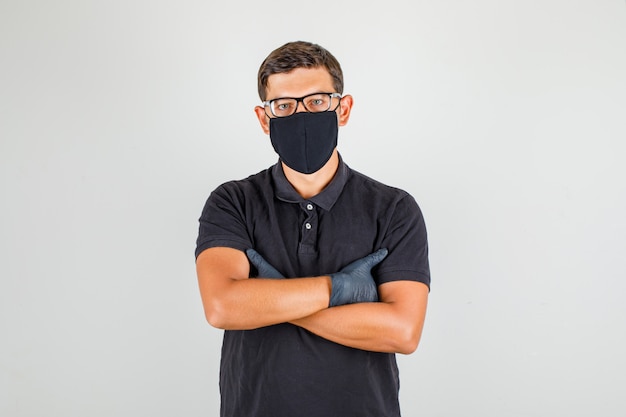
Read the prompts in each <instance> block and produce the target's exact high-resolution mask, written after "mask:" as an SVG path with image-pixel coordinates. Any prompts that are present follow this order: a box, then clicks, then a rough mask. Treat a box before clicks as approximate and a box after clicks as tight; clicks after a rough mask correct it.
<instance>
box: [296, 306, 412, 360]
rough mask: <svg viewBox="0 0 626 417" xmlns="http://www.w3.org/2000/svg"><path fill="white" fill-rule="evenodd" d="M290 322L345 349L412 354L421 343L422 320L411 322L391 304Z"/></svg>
mask: <svg viewBox="0 0 626 417" xmlns="http://www.w3.org/2000/svg"><path fill="white" fill-rule="evenodd" d="M291 323H292V324H295V325H297V326H300V327H302V328H304V329H307V330H309V331H310V332H312V333H315V334H317V335H318V336H320V337H323V338H325V339H328V340H330V341H333V342H335V343H339V344H342V345H345V346H349V347H353V348H357V349H362V350H370V351H375V352H393V353H404V354H409V353H412V352H413V351H415V349H416V348H417V345H418V343H419V338H420V336H421V332H422V324H423V317H422V318H421V320H420V318H419V317H416V318H415V321H413V320H411V321H409V319H408V318H407V317H406V315H405V314H402V313H401V312H400V311H398V309H397V308H395V306H394V305H393V304H391V303H360V304H350V305H345V306H340V307H333V308H328V309H324V310H322V311H319V312H317V313H314V314H312V315H310V316H307V317H304V318H302V319H297V320H292V321H291Z"/></svg>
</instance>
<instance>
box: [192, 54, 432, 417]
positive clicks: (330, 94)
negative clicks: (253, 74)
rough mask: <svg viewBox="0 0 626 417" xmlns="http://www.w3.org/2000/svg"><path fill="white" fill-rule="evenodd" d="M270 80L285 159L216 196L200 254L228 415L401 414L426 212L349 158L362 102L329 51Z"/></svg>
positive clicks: (423, 284)
mask: <svg viewBox="0 0 626 417" xmlns="http://www.w3.org/2000/svg"><path fill="white" fill-rule="evenodd" d="M258 86H259V95H260V97H261V100H262V102H263V103H262V105H261V106H258V107H256V108H255V112H256V115H257V117H258V119H259V122H260V124H261V128H262V129H263V131H264V132H265V133H266V134H269V136H270V141H271V143H272V146H273V147H274V149H275V150H276V152H277V153H278V155H279V157H280V159H279V162H278V163H277V164H276V165H274V166H272V167H270V168H269V169H267V170H264V171H262V172H260V173H258V174H256V175H252V176H250V177H248V178H246V179H244V180H241V181H232V182H228V183H226V184H223V185H221V186H220V187H218V188H217V189H216V190H215V191H214V192H213V193H211V195H210V196H209V198H208V200H207V203H206V205H205V207H204V210H203V212H202V215H201V217H200V230H199V236H198V240H197V248H196V265H197V272H198V280H199V286H200V293H201V296H202V302H203V305H204V311H205V314H206V318H207V320H208V322H209V323H210V324H211V325H212V326H214V327H217V328H221V329H225V332H224V342H223V347H222V358H221V371H220V391H221V399H222V404H221V416H223V417H227V416H228V417H231V416H233V417H235V416H236V417H241V416H246V417H256V416H258V417H296V416H297V417H329V416H342V417H346V416H358V417H366V416H372V417H374V416H376V417H380V416H386V417H397V416H400V409H399V403H398V390H399V379H398V369H397V365H396V359H395V353H404V354H409V353H412V352H413V351H414V350H415V349H416V348H417V345H418V342H419V339H420V335H421V332H422V326H423V323H424V317H425V313H426V304H427V298H428V291H429V285H430V272H429V266H428V245H427V241H426V230H425V226H424V221H423V218H422V214H421V212H420V209H419V207H418V206H417V204H416V202H415V201H414V199H413V198H412V197H411V196H410V195H409V194H407V193H406V192H404V191H402V190H399V189H397V188H392V187H388V186H385V185H383V184H381V183H379V182H376V181H374V180H372V179H370V178H368V177H366V176H364V175H362V174H360V173H358V172H356V171H353V170H351V169H350V168H349V167H348V166H347V165H346V164H345V163H344V162H343V160H342V158H341V157H340V155H339V153H338V152H337V148H336V146H337V135H338V128H339V126H344V125H345V124H346V123H347V122H348V119H349V117H350V110H351V109H352V104H353V98H352V97H351V96H350V95H343V96H342V93H343V75H342V71H341V67H340V65H339V63H338V62H337V60H336V59H335V58H334V57H333V56H332V55H331V54H330V53H329V52H328V51H327V50H325V49H324V48H322V47H320V46H319V45H315V44H311V43H308V42H291V43H287V44H285V45H283V46H282V47H280V48H278V49H276V50H275V51H273V52H272V53H271V54H270V55H269V56H268V57H267V58H266V59H265V61H264V62H263V63H262V65H261V67H260V69H259V77H258Z"/></svg>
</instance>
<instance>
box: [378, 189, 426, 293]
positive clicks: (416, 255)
mask: <svg viewBox="0 0 626 417" xmlns="http://www.w3.org/2000/svg"><path fill="white" fill-rule="evenodd" d="M381 247H386V248H387V249H388V250H389V255H387V257H386V258H385V259H384V260H383V261H382V262H381V263H380V264H379V266H378V270H377V280H378V283H379V284H382V283H385V282H391V281H401V280H406V281H419V282H422V283H424V284H426V285H427V286H428V287H429V288H430V266H429V262H428V239H427V235H426V225H425V223H424V217H423V216H422V211H421V210H420V208H419V206H418V205H417V203H416V202H415V199H414V198H413V197H412V196H411V195H409V194H406V195H405V196H404V197H403V198H402V199H400V200H399V201H398V202H397V204H396V207H395V210H394V211H393V214H392V216H391V218H390V220H389V223H388V227H387V231H386V233H385V236H384V238H383V241H382V245H381Z"/></svg>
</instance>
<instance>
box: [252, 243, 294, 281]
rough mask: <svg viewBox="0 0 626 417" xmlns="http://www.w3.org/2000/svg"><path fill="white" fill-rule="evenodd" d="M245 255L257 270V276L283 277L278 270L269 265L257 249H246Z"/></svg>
mask: <svg viewBox="0 0 626 417" xmlns="http://www.w3.org/2000/svg"><path fill="white" fill-rule="evenodd" d="M246 255H247V256H248V259H249V260H250V263H252V265H254V266H255V267H256V269H257V271H259V275H258V278H276V279H280V278H283V279H284V278H285V277H284V276H283V275H282V274H281V273H280V272H278V271H277V270H276V268H274V267H273V266H272V265H270V264H269V263H268V262H267V261H266V260H265V259H263V257H262V256H261V255H259V253H258V252H257V251H255V250H254V249H246Z"/></svg>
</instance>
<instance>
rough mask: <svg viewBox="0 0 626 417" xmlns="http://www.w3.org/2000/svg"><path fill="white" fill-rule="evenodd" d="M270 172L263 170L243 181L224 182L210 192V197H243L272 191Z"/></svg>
mask: <svg viewBox="0 0 626 417" xmlns="http://www.w3.org/2000/svg"><path fill="white" fill-rule="evenodd" d="M270 170H271V168H268V169H264V170H263V171H260V172H258V173H256V174H252V175H250V176H248V177H246V178H243V179H238V180H230V181H227V182H224V183H222V184H220V185H219V186H218V187H216V188H215V189H214V190H213V191H212V192H211V196H214V195H221V196H231V197H237V196H239V197H245V196H249V195H251V194H252V195H254V194H264V193H267V192H270V191H271V190H272V180H271V174H270Z"/></svg>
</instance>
